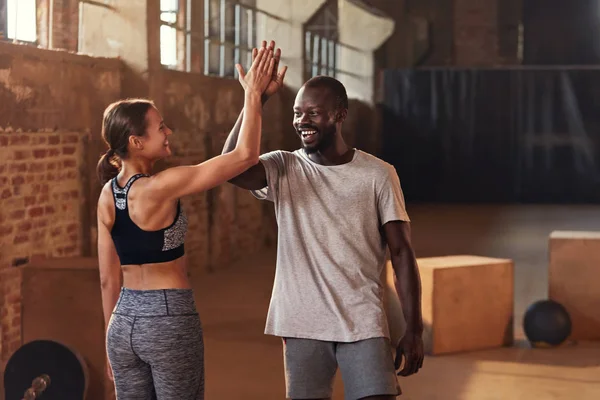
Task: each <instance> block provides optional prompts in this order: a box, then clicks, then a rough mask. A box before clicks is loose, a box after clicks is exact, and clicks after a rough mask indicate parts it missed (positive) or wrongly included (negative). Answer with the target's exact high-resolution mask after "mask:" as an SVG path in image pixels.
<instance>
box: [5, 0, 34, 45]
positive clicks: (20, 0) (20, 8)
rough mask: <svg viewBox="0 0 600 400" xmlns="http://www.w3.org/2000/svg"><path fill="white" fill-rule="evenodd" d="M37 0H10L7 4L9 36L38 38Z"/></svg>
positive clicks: (12, 37)
mask: <svg viewBox="0 0 600 400" xmlns="http://www.w3.org/2000/svg"><path fill="white" fill-rule="evenodd" d="M35 2H36V0H8V2H7V4H6V14H7V15H6V19H7V21H6V22H7V27H6V30H7V32H6V33H7V36H8V38H10V39H16V40H22V41H25V42H35V41H36V40H37V16H36V4H35Z"/></svg>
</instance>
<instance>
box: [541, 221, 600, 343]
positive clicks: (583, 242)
mask: <svg viewBox="0 0 600 400" xmlns="http://www.w3.org/2000/svg"><path fill="white" fill-rule="evenodd" d="M549 252H550V254H549V261H550V265H549V271H548V274H549V277H548V284H549V298H550V299H552V300H554V301H557V302H559V303H561V304H562V305H563V306H564V307H565V308H566V309H567V311H568V312H569V314H570V317H571V323H572V324H573V325H572V327H573V328H572V332H571V336H570V339H572V340H600V290H599V289H598V285H599V284H600V232H574V231H554V232H552V233H551V234H550V239H549Z"/></svg>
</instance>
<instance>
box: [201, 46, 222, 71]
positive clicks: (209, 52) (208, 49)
mask: <svg viewBox="0 0 600 400" xmlns="http://www.w3.org/2000/svg"><path fill="white" fill-rule="evenodd" d="M220 69H221V46H219V45H218V43H212V42H211V41H210V40H205V41H204V73H205V74H206V75H219V73H220Z"/></svg>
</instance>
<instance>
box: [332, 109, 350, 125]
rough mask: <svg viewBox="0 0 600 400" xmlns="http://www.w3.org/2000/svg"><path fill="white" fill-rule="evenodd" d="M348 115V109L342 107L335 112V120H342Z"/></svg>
mask: <svg viewBox="0 0 600 400" xmlns="http://www.w3.org/2000/svg"><path fill="white" fill-rule="evenodd" d="M347 116H348V109H347V108H343V109H341V110H339V111H338V112H337V113H336V114H335V122H344V121H345V120H346V117H347Z"/></svg>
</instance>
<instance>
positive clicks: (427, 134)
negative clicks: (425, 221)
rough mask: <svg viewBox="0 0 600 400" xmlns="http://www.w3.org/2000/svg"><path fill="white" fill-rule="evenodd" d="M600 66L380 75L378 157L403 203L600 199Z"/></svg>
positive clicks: (584, 200) (558, 201)
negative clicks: (394, 177)
mask: <svg viewBox="0 0 600 400" xmlns="http://www.w3.org/2000/svg"><path fill="white" fill-rule="evenodd" d="M599 88H600V68H580V69H576V68H507V69H442V68H439V69H436V68H432V69H418V70H388V71H385V73H384V100H383V103H382V104H380V107H381V111H382V115H383V150H382V151H383V153H382V158H384V159H385V160H386V161H388V162H390V163H391V164H393V165H394V166H395V167H396V169H397V171H398V173H399V176H400V179H401V182H402V186H403V189H404V191H405V196H406V198H407V201H427V202H429V201H435V202H530V203H597V202H600V150H599V149H600V147H599V142H600V140H599V138H600V89H599Z"/></svg>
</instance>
